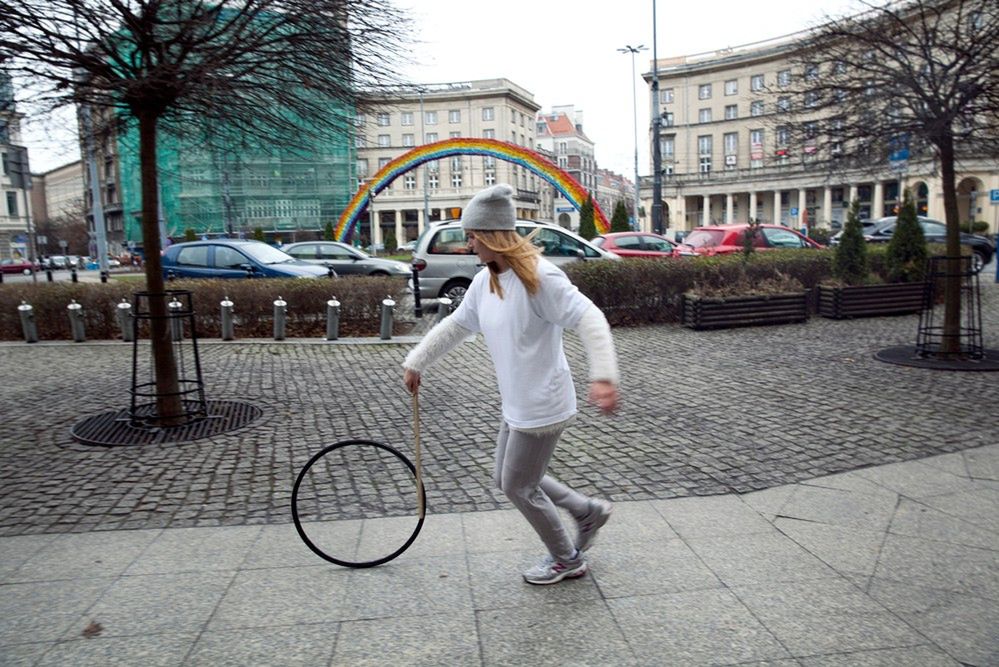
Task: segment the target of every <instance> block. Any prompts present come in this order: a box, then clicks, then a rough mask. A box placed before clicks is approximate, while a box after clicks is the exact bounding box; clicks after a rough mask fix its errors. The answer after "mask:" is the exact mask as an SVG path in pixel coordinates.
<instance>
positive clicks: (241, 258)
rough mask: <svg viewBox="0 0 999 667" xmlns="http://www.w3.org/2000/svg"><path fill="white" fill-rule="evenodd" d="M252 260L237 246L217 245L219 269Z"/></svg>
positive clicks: (216, 261)
mask: <svg viewBox="0 0 999 667" xmlns="http://www.w3.org/2000/svg"><path fill="white" fill-rule="evenodd" d="M312 248H313V254H315V246H312ZM177 263H178V264H179V263H180V258H179V257H178V262H177ZM249 263H250V260H248V259H247V258H246V256H245V255H244V254H243V253H241V252H240V251H238V250H236V249H235V248H230V247H229V246H224V245H217V246H215V266H216V268H219V269H238V268H240V267H241V266H243V265H244V264H249Z"/></svg>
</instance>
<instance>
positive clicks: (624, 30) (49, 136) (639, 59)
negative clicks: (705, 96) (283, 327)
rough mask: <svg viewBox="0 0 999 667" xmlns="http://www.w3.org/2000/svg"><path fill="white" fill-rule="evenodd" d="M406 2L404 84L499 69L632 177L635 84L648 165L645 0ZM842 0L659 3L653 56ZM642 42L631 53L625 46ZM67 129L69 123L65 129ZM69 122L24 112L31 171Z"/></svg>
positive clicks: (722, 39)
mask: <svg viewBox="0 0 999 667" xmlns="http://www.w3.org/2000/svg"><path fill="white" fill-rule="evenodd" d="M397 2H398V5H399V6H400V7H403V8H406V9H409V10H410V11H411V12H412V16H413V20H414V31H413V36H414V38H415V39H416V40H417V42H418V43H417V45H416V47H415V49H414V55H413V59H414V63H413V64H412V65H411V66H408V67H406V68H405V73H406V74H407V75H408V76H409V77H410V78H411V80H412V81H413V82H417V83H443V82H451V81H467V80H471V79H491V78H498V77H505V78H507V79H510V80H511V81H513V82H514V83H516V84H517V85H519V86H522V87H524V88H526V89H527V90H529V91H530V92H531V93H533V94H534V99H535V101H537V102H538V104H540V105H541V107H542V110H548V109H550V108H551V107H552V106H557V105H564V104H572V105H574V106H575V107H576V108H577V109H578V110H581V111H582V112H583V125H584V130H585V131H586V134H587V135H588V136H589V137H590V139H591V140H593V141H594V142H595V144H596V157H597V161H598V163H599V164H600V166H601V167H604V168H607V169H612V170H613V171H615V172H617V173H619V174H623V175H625V176H628V177H629V178H634V152H635V128H634V112H633V109H634V106H633V104H632V82H633V81H634V82H635V86H636V89H637V94H638V133H639V141H638V159H639V170H640V172H641V173H642V174H647V173H649V172H650V171H651V170H650V168H649V167H648V164H649V150H648V140H647V136H648V135H647V132H646V128H647V127H648V124H649V118H650V115H649V96H648V88H647V87H646V86H645V85H644V82H643V81H642V80H641V78H640V77H641V73H642V72H643V71H649V70H650V69H651V60H652V32H653V31H652V6H653V0H616V1H615V2H607V3H604V4H602V5H601V4H596V3H580V2H568V1H566V0H557V1H552V0H501V1H500V2H495V3H488V4H486V3H480V2H478V1H476V0H397ZM857 6H858V5H857V4H856V3H855V2H852V1H851V0H827V1H826V2H817V1H816V0H768V1H767V2H765V3H754V2H747V1H746V0H693V1H691V0H685V1H684V2H665V1H664V0H659V2H658V3H657V4H656V12H657V21H656V23H657V30H656V38H657V51H658V55H659V57H660V58H666V57H670V56H676V55H685V54H693V53H702V52H706V51H713V50H717V49H723V48H725V47H727V46H737V45H740V44H747V43H751V42H756V41H760V40H765V39H771V38H774V37H779V36H781V35H785V34H789V33H793V32H796V31H798V30H802V29H805V28H808V27H811V26H813V25H815V24H817V23H818V22H820V21H821V19H822V17H823V16H825V15H826V14H827V13H833V14H836V13H843V12H845V11H848V10H849V9H851V8H853V9H856V8H857ZM640 44H643V45H645V46H646V47H648V50H647V51H644V52H642V53H640V54H638V55H637V56H635V71H636V75H635V77H634V78H633V77H632V74H631V72H632V69H631V56H630V55H628V54H622V53H618V51H617V49H618V48H621V47H624V46H625V45H631V46H638V45H640ZM67 128H68V129H67ZM74 129H75V122H73V120H72V118H70V119H69V121H68V122H67V120H66V118H65V117H63V118H61V119H58V120H51V119H50V120H47V121H45V120H40V119H29V120H28V121H27V122H26V124H25V127H24V143H25V144H26V145H27V146H28V147H29V149H30V156H31V167H32V171H34V172H36V173H40V172H43V171H47V170H49V169H52V168H54V167H57V166H59V165H62V164H65V163H66V162H70V161H72V160H75V159H77V158H78V157H79V153H78V149H77V145H76V139H75V137H74V136H73V134H72V132H73V130H74Z"/></svg>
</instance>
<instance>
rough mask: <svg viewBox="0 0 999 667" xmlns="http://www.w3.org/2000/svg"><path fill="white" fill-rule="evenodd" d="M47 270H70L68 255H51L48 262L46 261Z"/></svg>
mask: <svg viewBox="0 0 999 667" xmlns="http://www.w3.org/2000/svg"><path fill="white" fill-rule="evenodd" d="M45 268H47V269H68V268H69V258H67V257H66V255H51V256H50V257H49V258H48V259H47V260H45Z"/></svg>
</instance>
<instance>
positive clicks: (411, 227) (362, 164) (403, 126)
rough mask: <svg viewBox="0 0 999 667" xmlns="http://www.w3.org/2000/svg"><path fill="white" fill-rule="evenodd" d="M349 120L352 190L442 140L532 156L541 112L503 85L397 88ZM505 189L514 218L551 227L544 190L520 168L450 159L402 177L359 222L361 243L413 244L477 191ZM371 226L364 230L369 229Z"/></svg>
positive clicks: (484, 159) (472, 158) (486, 159)
mask: <svg viewBox="0 0 999 667" xmlns="http://www.w3.org/2000/svg"><path fill="white" fill-rule="evenodd" d="M372 102H373V103H374V106H375V109H374V110H372V111H371V112H369V113H367V114H363V115H359V116H358V118H357V134H356V137H355V148H356V150H357V179H358V184H357V185H358V187H360V186H361V185H362V184H363V183H364V182H365V181H368V180H370V179H371V178H372V177H373V176H374V175H375V173H377V171H378V170H379V169H380V168H382V167H383V166H384V165H386V164H388V163H389V162H390V161H391V160H392V159H393V158H396V157H398V156H400V155H402V154H404V153H406V152H407V151H410V150H412V149H414V148H416V147H418V146H422V145H424V144H430V143H434V142H436V141H441V140H444V139H455V138H468V137H476V138H485V139H497V140H500V141H507V142H510V143H513V144H516V145H517V146H523V147H525V148H529V149H531V150H537V149H538V147H537V145H536V140H535V137H536V128H535V115H536V114H537V112H538V110H539V109H540V108H541V107H540V106H539V105H538V104H537V103H536V102H535V101H534V96H533V95H532V94H531V93H530V92H528V91H527V90H525V89H523V88H521V87H520V86H518V85H516V84H514V83H512V82H511V81H509V80H507V79H488V80H480V81H467V82H456V83H445V84H424V85H420V86H413V87H411V88H401V89H398V90H395V91H393V92H392V94H391V97H384V98H380V99H374V100H372ZM496 183H509V184H510V185H512V186H513V187H514V188H515V189H516V195H515V198H514V201H515V204H516V207H517V215H518V216H519V217H521V218H525V219H529V220H536V219H551V212H552V205H553V202H552V188H551V187H550V186H549V185H548V183H547V182H545V181H544V179H542V178H541V177H540V176H538V175H536V174H535V173H534V172H532V171H530V170H529V169H527V168H526V167H523V166H520V165H517V164H514V163H512V162H508V161H505V160H500V159H497V158H495V157H491V156H485V155H482V156H479V155H455V156H452V157H449V158H446V159H441V160H434V161H430V162H425V163H423V164H421V165H419V166H417V167H415V168H413V169H411V170H409V171H407V172H405V173H404V174H402V175H401V176H400V177H399V178H397V179H396V180H395V181H393V182H392V183H391V184H390V185H389V187H387V188H386V189H384V190H382V191H381V192H380V193H379V194H378V195H377V196H376V197H375V198H374V199H373V200H372V204H371V206H370V207H369V210H368V211H367V213H365V214H362V219H361V236H362V243H365V244H367V243H369V242H373V243H376V244H377V243H383V242H384V239H385V238H386V237H387V236H388V235H389V234H393V235H394V236H395V238H396V241H397V242H398V243H400V244H401V243H403V242H405V241H407V240H411V239H415V238H416V237H417V236H418V235H419V234H420V233H422V231H423V229H424V227H425V225H426V224H427V221H428V220H429V221H435V220H447V219H452V218H457V217H459V216H460V215H461V209H462V208H463V207H464V206H465V204H466V203H467V202H468V200H469V199H471V198H472V196H473V195H474V194H475V193H476V192H478V191H479V190H481V189H482V188H484V187H487V186H489V185H494V184H496ZM372 220H376V221H377V224H376V225H375V226H374V229H373V230H372V229H371V221H372Z"/></svg>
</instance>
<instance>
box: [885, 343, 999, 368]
mask: <svg viewBox="0 0 999 667" xmlns="http://www.w3.org/2000/svg"><path fill="white" fill-rule="evenodd" d="M874 358H875V359H877V360H878V361H884V362H886V363H889V364H898V365H899V366H912V367H914V368H930V369H933V370H938V371H979V372H987V371H999V350H983V352H982V357H981V358H980V359H969V358H966V357H958V358H954V359H951V358H948V357H934V356H933V355H927V356H923V355H921V354H920V353H919V348H918V347H916V346H913V345H899V346H897V347H888V348H885V349H883V350H878V351H877V352H875V353H874Z"/></svg>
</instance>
